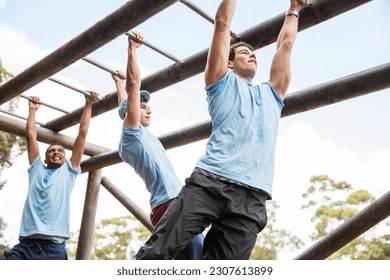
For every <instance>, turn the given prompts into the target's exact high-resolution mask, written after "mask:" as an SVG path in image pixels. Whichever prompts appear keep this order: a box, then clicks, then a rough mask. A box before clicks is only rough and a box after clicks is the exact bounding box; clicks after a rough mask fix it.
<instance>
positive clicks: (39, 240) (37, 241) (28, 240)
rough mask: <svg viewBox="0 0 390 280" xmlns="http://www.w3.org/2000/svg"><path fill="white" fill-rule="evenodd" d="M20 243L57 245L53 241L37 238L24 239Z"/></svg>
mask: <svg viewBox="0 0 390 280" xmlns="http://www.w3.org/2000/svg"><path fill="white" fill-rule="evenodd" d="M19 242H20V243H24V244H36V243H38V244H56V243H55V242H54V241H52V240H48V239H36V238H22V239H20V240H19Z"/></svg>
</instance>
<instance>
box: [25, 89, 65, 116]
mask: <svg viewBox="0 0 390 280" xmlns="http://www.w3.org/2000/svg"><path fill="white" fill-rule="evenodd" d="M19 96H20V97H23V98H25V99H27V100H30V101H34V100H33V99H32V98H31V97H30V96H27V95H24V94H19ZM38 103H39V104H42V105H43V106H46V107H49V108H52V109H54V110H57V111H60V112H62V113H65V114H67V115H69V114H70V112H68V111H66V110H64V109H61V108H59V107H56V106H53V105H50V104H47V103H45V102H43V101H39V102H38Z"/></svg>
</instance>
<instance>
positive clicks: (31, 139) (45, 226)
mask: <svg viewBox="0 0 390 280" xmlns="http://www.w3.org/2000/svg"><path fill="white" fill-rule="evenodd" d="M96 100H98V94H97V93H95V92H90V95H86V96H85V106H84V110H83V113H82V116H81V119H80V126H79V132H78V135H77V137H76V140H75V142H74V144H73V148H72V154H71V157H70V159H69V160H67V159H66V157H65V149H64V147H63V146H62V145H61V144H58V143H54V144H51V145H50V146H49V147H48V148H47V150H46V153H45V160H44V161H43V162H42V159H41V156H40V155H39V147H38V141H37V128H36V122H35V115H36V112H37V110H38V109H39V107H40V105H41V104H40V103H39V101H40V98H39V97H37V96H33V97H32V98H31V99H30V100H29V113H28V118H27V124H26V133H27V153H28V161H29V163H30V167H29V169H28V180H29V188H28V193H27V198H26V201H25V204H24V208H23V214H22V219H21V225H20V231H19V243H18V244H16V245H15V246H14V247H13V248H12V249H10V250H7V251H4V257H5V259H6V260H67V259H68V254H67V251H66V244H65V242H66V240H68V239H69V238H70V228H69V221H70V195H71V192H72V190H73V188H74V185H75V181H76V177H77V175H79V174H80V172H81V170H80V163H81V159H82V156H83V154H84V147H85V142H86V137H87V133H88V128H89V123H90V119H91V115H92V104H93V103H94V102H95V101H96ZM45 164H46V165H45Z"/></svg>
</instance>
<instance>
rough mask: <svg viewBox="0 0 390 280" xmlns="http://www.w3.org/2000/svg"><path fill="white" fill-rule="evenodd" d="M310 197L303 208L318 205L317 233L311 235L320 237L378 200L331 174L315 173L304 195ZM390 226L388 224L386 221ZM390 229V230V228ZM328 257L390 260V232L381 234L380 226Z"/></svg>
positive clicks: (315, 223) (315, 216) (314, 219)
mask: <svg viewBox="0 0 390 280" xmlns="http://www.w3.org/2000/svg"><path fill="white" fill-rule="evenodd" d="M302 196H303V197H304V198H305V199H307V201H308V202H307V203H306V204H305V205H303V206H302V208H303V209H309V208H314V207H315V211H314V215H313V217H312V222H314V225H315V232H314V233H313V234H312V235H311V236H310V238H311V239H312V240H313V241H314V240H318V239H320V238H322V237H323V236H325V235H327V234H329V233H330V232H331V231H333V230H335V229H336V228H337V227H339V226H340V225H341V224H343V223H344V222H346V221H347V220H349V219H350V218H352V217H353V216H354V215H355V214H357V213H358V212H359V211H361V210H362V209H363V208H365V207H366V206H368V205H369V204H370V203H372V202H373V201H375V197H374V196H373V195H372V194H370V193H369V192H368V191H366V190H357V191H354V190H353V188H352V186H351V184H349V183H347V182H345V181H340V182H335V181H334V180H333V179H331V178H329V177H328V176H327V175H319V176H313V177H311V179H310V186H309V188H308V189H307V191H306V192H305V193H304V194H303V195H302ZM384 226H386V227H387V226H388V224H386V223H385V224H384ZM387 232H388V231H387ZM328 259H351V260H388V259H390V235H389V234H382V235H381V234H380V233H379V231H378V226H375V227H374V228H372V229H371V230H370V231H368V232H366V233H364V234H363V235H361V236H360V237H358V238H356V239H355V240H353V241H352V242H350V243H349V244H347V245H346V246H344V247H343V248H341V249H340V250H339V251H337V252H335V253H334V254H333V255H331V256H330V257H329V258H328Z"/></svg>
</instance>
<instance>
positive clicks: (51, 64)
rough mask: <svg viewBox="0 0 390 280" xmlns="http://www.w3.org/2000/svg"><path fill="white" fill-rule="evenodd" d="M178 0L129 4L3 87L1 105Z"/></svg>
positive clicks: (143, 0)
mask: <svg viewBox="0 0 390 280" xmlns="http://www.w3.org/2000/svg"><path fill="white" fill-rule="evenodd" d="M176 2H178V0H153V1H152V0H137V1H128V2H126V3H125V4H123V5H122V6H121V7H119V8H118V9H117V10H115V11H114V12H112V13H111V14H109V15H108V16H106V17H104V18H103V19H101V20H100V21H98V22H97V23H95V24H94V25H93V26H91V27H90V28H88V29H87V30H85V31H84V32H83V33H81V34H79V35H78V36H77V37H75V38H73V39H72V40H70V41H69V42H67V43H66V44H65V45H63V46H62V47H60V48H58V49H57V50H55V51H54V52H52V53H51V54H49V55H48V56H46V57H44V58H43V59H42V60H40V61H38V62H37V63H35V64H34V65H32V66H31V67H29V68H28V69H26V70H24V71H23V72H22V73H20V74H19V75H17V76H15V77H14V78H12V79H11V80H9V81H8V82H6V83H5V84H4V85H2V86H1V87H0V105H1V104H3V103H5V102H7V101H9V100H10V99H12V98H13V97H15V96H17V95H19V94H21V93H22V92H24V91H26V90H28V89H29V88H31V87H33V86H35V85H36V84H38V83H40V82H42V81H43V80H45V79H47V78H48V77H50V76H52V75H54V74H55V73H57V72H58V71H60V70H62V69H64V68H66V67H67V66H69V65H71V64H72V63H74V62H76V61H77V60H79V59H81V58H82V57H84V56H86V55H88V54H89V53H91V52H93V51H95V50H97V49H99V48H100V47H101V46H103V45H105V44H106V43H108V42H110V41H111V40H113V39H115V38H116V37H118V36H119V35H122V34H123V33H125V32H126V31H128V30H130V29H132V28H134V27H136V26H138V25H140V24H141V23H143V22H145V21H146V20H147V19H149V18H151V17H152V16H154V15H156V14H157V13H159V12H160V11H162V10H164V9H166V8H168V7H169V6H171V5H172V4H174V3H176Z"/></svg>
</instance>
